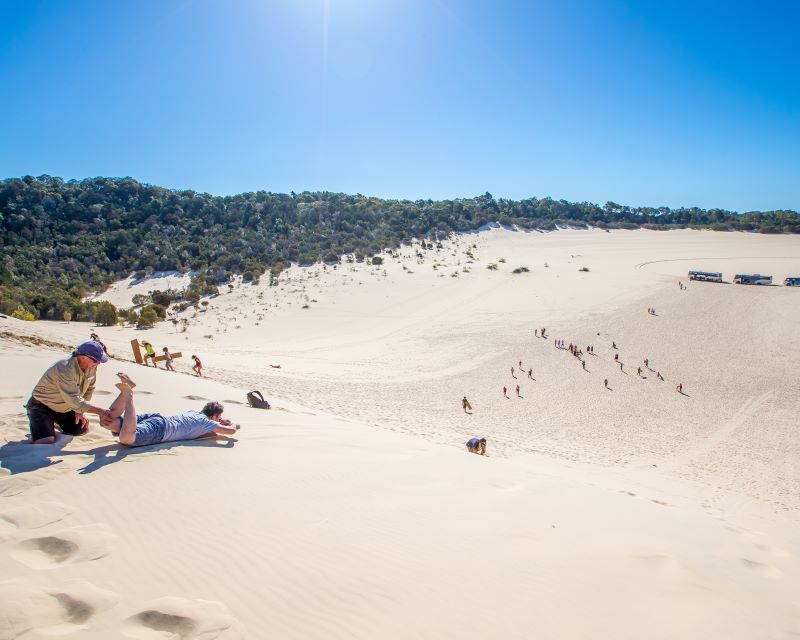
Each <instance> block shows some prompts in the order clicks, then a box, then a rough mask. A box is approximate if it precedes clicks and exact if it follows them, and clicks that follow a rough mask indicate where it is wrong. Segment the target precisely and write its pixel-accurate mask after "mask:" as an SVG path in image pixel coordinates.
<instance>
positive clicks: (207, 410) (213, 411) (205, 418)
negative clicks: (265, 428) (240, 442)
mask: <svg viewBox="0 0 800 640" xmlns="http://www.w3.org/2000/svg"><path fill="white" fill-rule="evenodd" d="M117 376H119V379H120V380H121V382H120V383H119V384H117V388H118V389H119V396H118V397H117V399H116V400H114V402H113V403H112V404H111V406H110V407H109V409H108V414H107V415H106V416H104V417H103V419H102V420H101V421H100V424H101V426H103V427H105V428H106V429H108V430H109V431H111V432H112V433H116V434H117V435H118V436H119V441H120V444H125V445H128V446H129V447H144V446H147V445H150V444H158V443H159V442H171V441H174V440H195V439H197V438H204V437H208V436H213V435H225V436H229V435H233V434H234V433H236V432H237V431H238V430H239V425H238V424H237V425H234V426H233V427H231V426H230V424H231V421H230V420H226V419H224V418H223V417H222V412H223V411H224V410H225V407H224V406H223V405H222V403H221V402H215V401H214V402H208V403H206V406H204V407H203V408H202V410H200V411H185V412H184V413H179V414H178V415H176V416H162V415H161V414H160V413H140V414H138V415H137V413H136V408H135V407H134V405H133V389H134V387H136V384H135V383H134V382H133V380H131V379H130V378H129V377H128V376H127V375H125V374H124V373H118V374H117Z"/></svg>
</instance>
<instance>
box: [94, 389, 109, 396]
mask: <svg viewBox="0 0 800 640" xmlns="http://www.w3.org/2000/svg"><path fill="white" fill-rule="evenodd" d="M94 395H96V396H110V395H111V392H110V391H103V390H102V389H95V390H94Z"/></svg>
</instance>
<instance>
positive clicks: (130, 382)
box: [117, 371, 136, 389]
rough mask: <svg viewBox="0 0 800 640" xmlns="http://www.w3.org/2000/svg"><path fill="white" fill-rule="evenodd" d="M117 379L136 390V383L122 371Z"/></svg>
mask: <svg viewBox="0 0 800 640" xmlns="http://www.w3.org/2000/svg"><path fill="white" fill-rule="evenodd" d="M117 377H118V378H119V379H120V380H122V382H123V383H125V384H127V385H128V386H129V387H130V388H131V389H135V388H136V383H135V382H134V381H133V380H131V379H130V377H129V376H128V374H127V373H122V371H120V372H119V373H118V374H117Z"/></svg>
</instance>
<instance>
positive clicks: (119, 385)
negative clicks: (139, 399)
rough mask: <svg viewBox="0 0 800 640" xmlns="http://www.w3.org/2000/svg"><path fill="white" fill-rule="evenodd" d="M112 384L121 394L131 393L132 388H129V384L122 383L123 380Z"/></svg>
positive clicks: (127, 394)
mask: <svg viewBox="0 0 800 640" xmlns="http://www.w3.org/2000/svg"><path fill="white" fill-rule="evenodd" d="M114 386H115V387H116V388H117V389H119V392H120V393H121V394H122V395H123V396H129V395H131V394H132V393H133V389H131V386H130V385H129V384H126V383H124V382H118V383H117V384H115V385H114Z"/></svg>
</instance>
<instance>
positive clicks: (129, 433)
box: [117, 382, 136, 445]
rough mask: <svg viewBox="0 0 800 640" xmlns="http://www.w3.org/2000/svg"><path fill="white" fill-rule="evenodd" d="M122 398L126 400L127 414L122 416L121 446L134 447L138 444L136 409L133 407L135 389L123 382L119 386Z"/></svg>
mask: <svg viewBox="0 0 800 640" xmlns="http://www.w3.org/2000/svg"><path fill="white" fill-rule="evenodd" d="M117 389H119V393H120V397H122V398H124V400H125V412H124V413H123V414H122V428H121V429H120V432H119V441H120V444H127V445H132V444H133V443H134V442H136V409H135V407H134V406H133V389H131V388H130V387H129V386H128V385H127V384H125V383H123V382H121V383H119V384H118V385H117Z"/></svg>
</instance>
